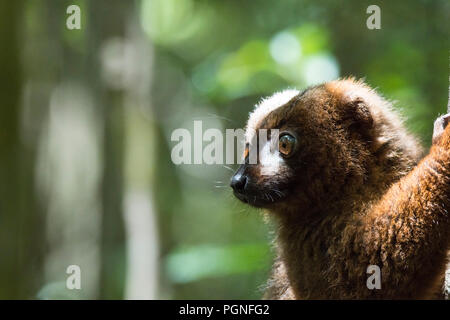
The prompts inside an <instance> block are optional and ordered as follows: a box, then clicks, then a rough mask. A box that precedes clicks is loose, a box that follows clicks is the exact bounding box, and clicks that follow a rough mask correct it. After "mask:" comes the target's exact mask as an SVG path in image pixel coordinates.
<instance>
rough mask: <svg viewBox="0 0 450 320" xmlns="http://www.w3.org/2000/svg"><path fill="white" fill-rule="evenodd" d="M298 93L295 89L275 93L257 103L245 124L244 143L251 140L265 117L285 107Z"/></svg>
mask: <svg viewBox="0 0 450 320" xmlns="http://www.w3.org/2000/svg"><path fill="white" fill-rule="evenodd" d="M299 93H300V92H299V91H298V90H295V89H287V90H284V91H281V92H277V93H275V94H273V95H272V96H270V97H268V98H264V99H262V100H261V102H259V103H258V104H257V105H256V106H255V109H254V110H253V112H252V113H250V117H249V119H248V122H247V131H246V132H245V138H246V141H247V142H249V141H251V140H252V138H253V135H254V134H255V132H256V129H257V128H258V125H259V123H260V122H261V121H262V120H263V119H264V118H265V117H267V115H268V114H269V113H270V112H272V111H273V110H275V109H277V108H279V107H281V106H283V105H285V104H286V103H287V102H289V100H291V99H292V98H294V97H295V96H296V95H298V94H299Z"/></svg>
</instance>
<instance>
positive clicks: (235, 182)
mask: <svg viewBox="0 0 450 320" xmlns="http://www.w3.org/2000/svg"><path fill="white" fill-rule="evenodd" d="M246 184H247V176H246V175H245V174H241V173H240V172H238V173H236V174H235V175H234V176H233V178H231V183H230V185H231V187H232V188H233V190H234V191H236V192H239V193H242V192H243V191H244V189H245V185H246Z"/></svg>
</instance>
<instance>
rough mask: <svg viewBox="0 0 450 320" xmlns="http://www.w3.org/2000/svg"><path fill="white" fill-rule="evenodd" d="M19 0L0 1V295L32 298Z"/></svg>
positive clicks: (35, 216)
mask: <svg viewBox="0 0 450 320" xmlns="http://www.w3.org/2000/svg"><path fill="white" fill-rule="evenodd" d="M22 12H23V2H22V1H8V0H2V1H0V42H1V43H2V44H3V45H2V50H0V92H1V94H0V96H1V97H2V106H1V107H0V181H1V184H0V299H6V298H7V299H19V298H32V297H33V295H34V293H35V292H36V289H37V288H38V285H39V282H40V280H39V279H40V276H41V266H42V253H43V247H44V241H43V231H42V221H41V215H40V214H39V212H38V206H37V203H36V201H35V198H34V197H33V194H34V193H33V189H34V186H35V184H34V157H35V153H34V150H32V149H30V148H27V146H25V145H24V143H23V141H22V140H21V132H20V120H21V117H20V116H21V107H20V106H21V94H22V86H21V84H22V78H23V77H22V70H21V60H20V57H21V50H20V47H21V46H20V40H21V39H22V37H21V24H22Z"/></svg>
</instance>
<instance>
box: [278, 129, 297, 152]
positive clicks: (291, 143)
mask: <svg viewBox="0 0 450 320" xmlns="http://www.w3.org/2000/svg"><path fill="white" fill-rule="evenodd" d="M295 142H296V139H295V138H294V137H293V136H291V135H290V134H284V135H282V136H281V137H280V140H279V144H278V148H279V150H280V153H281V154H282V155H283V156H285V157H289V156H291V155H292V154H293V153H294V150H295Z"/></svg>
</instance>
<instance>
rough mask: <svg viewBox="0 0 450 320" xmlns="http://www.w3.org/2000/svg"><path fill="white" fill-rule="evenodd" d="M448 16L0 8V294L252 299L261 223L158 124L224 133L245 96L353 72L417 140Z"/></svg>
mask: <svg viewBox="0 0 450 320" xmlns="http://www.w3.org/2000/svg"><path fill="white" fill-rule="evenodd" d="M71 4H77V5H79V6H80V8H81V17H82V24H81V30H68V29H67V28H66V19H67V17H68V14H67V13H66V9H67V7H68V6H69V5H71ZM371 4H377V5H379V6H380V8H381V27H382V28H381V30H368V29H367V27H366V19H367V18H368V16H369V14H367V13H366V8H367V7H368V6H369V5H371ZM449 21H450V2H449V1H447V0H435V1H431V0H421V1H376V2H373V1H370V2H369V1H360V0H358V1H356V0H355V1H331V0H328V1H320V2H318V1H312V0H311V1H310V0H303V1H300V0H295V1H294V0H286V1H242V0H240V1H237V0H227V1H218V0H217V1H207V0H142V1H125V0H107V1H106V0H95V1H94V0H84V1H82V0H77V1H75V0H73V1H65V0H33V1H12V0H0V40H1V50H0V84H1V85H0V90H1V99H2V100H1V101H2V105H1V107H0V298H1V299H18V298H23V299H58V298H63V299H72V298H73V299H80V298H82V299H124V298H125V299H133V298H137V299H219V298H222V299H251V298H259V297H260V296H261V286H262V285H264V282H265V280H266V279H267V276H268V272H269V270H270V264H271V261H272V259H273V253H272V251H271V246H270V242H271V240H272V238H273V233H272V230H273V226H271V225H270V223H268V224H266V223H264V221H263V218H262V216H261V215H260V214H258V212H257V211H256V210H253V209H250V208H248V207H246V206H244V205H242V204H240V203H238V201H237V200H235V199H234V198H233V196H232V194H231V192H230V190H229V188H228V181H229V178H230V176H231V174H232V172H231V171H230V169H233V168H227V167H224V166H222V165H209V166H208V165H179V166H175V165H174V164H173V163H172V162H171V158H170V150H171V148H172V147H173V145H174V143H173V142H171V140H170V137H171V133H172V131H173V130H174V129H176V128H191V127H192V125H193V121H194V120H202V121H203V123H204V127H214V128H219V129H221V130H223V131H224V130H225V129H226V128H241V127H243V126H244V125H245V120H246V118H247V116H248V112H249V111H250V110H252V107H253V105H254V104H255V103H256V102H258V100H259V99H260V97H261V96H265V95H270V94H271V93H273V92H274V91H276V90H280V89H283V88H287V87H296V88H299V89H301V88H304V87H305V86H308V85H311V84H316V83H320V82H322V81H327V80H331V79H334V78H337V77H342V76H350V75H354V76H356V77H358V78H360V77H362V78H365V80H366V81H367V82H368V83H369V84H370V85H371V86H373V87H377V88H378V89H379V91H380V92H381V93H383V94H384V95H385V97H387V98H388V99H391V100H395V101H397V103H396V107H397V108H398V109H399V110H400V111H401V112H402V114H403V115H404V116H405V119H406V122H407V125H408V127H409V128H410V129H411V130H412V131H413V132H415V133H416V134H417V135H418V136H419V137H420V138H421V140H422V141H423V144H424V145H425V146H428V145H429V144H430V139H431V133H432V123H433V120H434V119H435V118H436V117H437V116H438V114H440V113H443V112H445V107H446V105H447V92H448V77H449V73H448V70H449V48H450V47H449V43H448V41H449V35H450V34H449V30H450V25H449V24H450V23H449ZM73 264H74V265H79V266H80V267H81V275H82V277H81V286H82V289H81V290H68V289H66V279H67V277H68V276H69V275H68V274H66V269H67V267H68V266H69V265H73Z"/></svg>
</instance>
